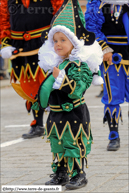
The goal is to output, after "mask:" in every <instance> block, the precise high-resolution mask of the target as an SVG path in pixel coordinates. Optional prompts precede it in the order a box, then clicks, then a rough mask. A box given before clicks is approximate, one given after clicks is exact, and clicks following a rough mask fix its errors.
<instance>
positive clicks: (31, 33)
mask: <svg viewBox="0 0 129 193" xmlns="http://www.w3.org/2000/svg"><path fill="white" fill-rule="evenodd" d="M49 28H50V27H46V28H44V29H41V30H36V31H34V32H31V31H30V32H28V31H27V33H28V34H30V35H34V34H36V33H37V34H36V35H39V34H38V33H40V32H43V31H45V30H47V29H49ZM12 34H13V35H17V37H18V35H19V36H20V35H21V36H23V35H24V31H23V32H22V33H17V32H12V31H11V35H12ZM40 34H41V33H40Z"/></svg>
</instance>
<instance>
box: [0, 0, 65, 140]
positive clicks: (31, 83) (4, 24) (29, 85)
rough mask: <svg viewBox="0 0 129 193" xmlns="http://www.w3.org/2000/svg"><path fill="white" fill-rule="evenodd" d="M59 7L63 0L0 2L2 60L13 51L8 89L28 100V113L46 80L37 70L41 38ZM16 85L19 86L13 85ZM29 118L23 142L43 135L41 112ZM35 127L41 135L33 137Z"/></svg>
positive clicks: (34, 113) (40, 71)
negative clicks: (27, 130)
mask: <svg viewBox="0 0 129 193" xmlns="http://www.w3.org/2000/svg"><path fill="white" fill-rule="evenodd" d="M62 3H63V0H8V1H7V0H2V1H1V16H2V18H1V29H2V30H1V42H2V51H1V53H2V54H3V57H4V58H6V55H8V54H9V51H10V50H12V51H13V55H12V56H11V58H12V70H11V74H10V76H11V82H12V81H13V82H14V84H12V85H13V88H14V89H15V90H16V92H17V93H18V94H20V96H22V97H23V98H25V99H28V100H27V102H26V107H27V110H28V111H30V109H31V103H30V101H31V102H33V100H34V98H35V95H36V94H37V91H38V88H39V86H40V84H41V82H42V81H43V80H44V79H45V77H46V75H45V73H44V71H43V70H42V69H41V68H40V67H39V66H38V55H37V53H38V49H39V48H40V47H41V45H42V42H41V34H42V32H43V31H45V30H47V29H48V28H49V27H50V22H51V20H52V17H53V15H54V14H55V13H56V12H57V11H58V10H59V8H60V6H61V5H62ZM46 35H47V34H46ZM10 53H12V52H11V51H10ZM7 58H8V56H7ZM16 81H19V82H20V84H16ZM33 115H34V121H32V123H31V126H32V129H31V131H30V133H29V134H28V135H26V136H23V137H24V138H30V137H32V136H33V137H34V136H40V135H41V133H42V132H43V128H42V127H43V111H42V110H41V109H40V110H39V111H38V112H35V111H33ZM37 127H38V130H42V132H40V131H39V132H38V134H35V132H36V128H37Z"/></svg>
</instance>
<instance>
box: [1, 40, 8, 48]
mask: <svg viewBox="0 0 129 193" xmlns="http://www.w3.org/2000/svg"><path fill="white" fill-rule="evenodd" d="M8 39H9V40H10V38H9V37H5V38H3V39H2V40H1V45H2V46H1V49H2V48H6V47H8V46H10V44H8V43H6V40H7V41H8Z"/></svg>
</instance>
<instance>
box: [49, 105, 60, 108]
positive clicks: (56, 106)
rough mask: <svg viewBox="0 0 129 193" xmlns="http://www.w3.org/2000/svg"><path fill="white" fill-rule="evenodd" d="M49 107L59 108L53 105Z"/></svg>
mask: <svg viewBox="0 0 129 193" xmlns="http://www.w3.org/2000/svg"><path fill="white" fill-rule="evenodd" d="M49 106H50V107H52V108H60V106H58V105H57V106H54V105H49Z"/></svg>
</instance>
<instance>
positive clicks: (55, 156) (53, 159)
mask: <svg viewBox="0 0 129 193" xmlns="http://www.w3.org/2000/svg"><path fill="white" fill-rule="evenodd" d="M52 154H53V155H52V157H53V161H54V160H55V158H56V155H55V156H54V153H53V152H52Z"/></svg>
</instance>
